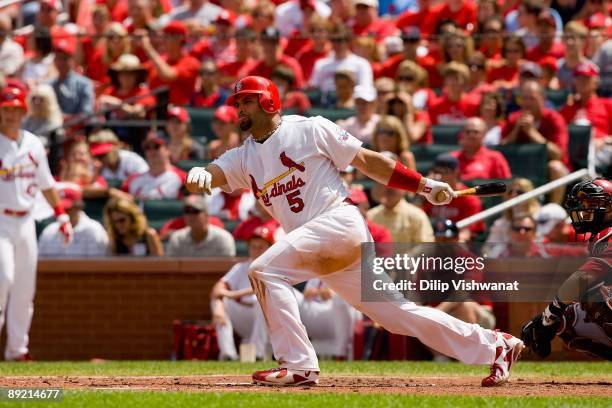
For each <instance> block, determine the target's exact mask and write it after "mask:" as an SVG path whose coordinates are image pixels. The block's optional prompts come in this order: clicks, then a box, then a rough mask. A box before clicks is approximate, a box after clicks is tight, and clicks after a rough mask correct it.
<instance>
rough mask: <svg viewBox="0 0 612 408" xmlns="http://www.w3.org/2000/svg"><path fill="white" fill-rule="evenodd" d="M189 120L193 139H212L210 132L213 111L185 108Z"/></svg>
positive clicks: (212, 134)
mask: <svg viewBox="0 0 612 408" xmlns="http://www.w3.org/2000/svg"><path fill="white" fill-rule="evenodd" d="M186 109H187V112H189V117H190V118H191V133H192V135H193V136H195V137H198V138H199V137H202V136H204V137H206V138H207V139H214V138H215V136H214V133H213V131H212V127H211V125H212V121H213V117H214V114H215V110H214V109H208V108H186Z"/></svg>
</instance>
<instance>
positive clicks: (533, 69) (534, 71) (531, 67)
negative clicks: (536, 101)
mask: <svg viewBox="0 0 612 408" xmlns="http://www.w3.org/2000/svg"><path fill="white" fill-rule="evenodd" d="M519 75H520V76H527V75H529V76H533V77H534V78H541V77H542V68H541V67H540V66H539V65H538V64H536V63H535V62H531V61H528V62H525V63H524V64H523V65H521V67H520V68H519Z"/></svg>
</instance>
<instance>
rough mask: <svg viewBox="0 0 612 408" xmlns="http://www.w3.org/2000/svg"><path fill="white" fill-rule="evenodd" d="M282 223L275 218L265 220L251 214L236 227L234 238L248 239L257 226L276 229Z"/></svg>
mask: <svg viewBox="0 0 612 408" xmlns="http://www.w3.org/2000/svg"><path fill="white" fill-rule="evenodd" d="M279 225H280V224H279V223H278V221H276V220H275V219H274V218H270V219H269V220H266V221H263V220H262V219H261V218H259V217H257V216H255V215H251V216H250V217H249V218H247V219H246V220H244V221H242V222H241V223H240V224H238V226H236V228H235V229H234V234H233V235H234V239H235V240H239V241H248V240H249V239H251V236H252V235H253V231H255V228H257V227H262V226H263V227H268V228H269V229H271V230H276V229H277V228H278V226H279Z"/></svg>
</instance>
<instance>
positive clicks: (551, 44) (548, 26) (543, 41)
mask: <svg viewBox="0 0 612 408" xmlns="http://www.w3.org/2000/svg"><path fill="white" fill-rule="evenodd" d="M537 24H538V26H537V27H538V36H539V39H540V41H539V42H538V45H536V46H535V47H533V48H530V49H529V51H527V54H526V55H525V58H526V59H528V60H530V61H534V62H538V61H540V60H541V59H542V58H544V57H554V58H557V59H558V58H562V57H563V54H564V53H565V47H564V46H563V43H562V42H561V41H559V39H558V38H557V35H556V34H557V28H556V27H557V26H556V22H555V18H554V17H553V15H552V13H551V10H550V9H546V10H544V11H542V12H541V13H540V14H539V15H538V20H537Z"/></svg>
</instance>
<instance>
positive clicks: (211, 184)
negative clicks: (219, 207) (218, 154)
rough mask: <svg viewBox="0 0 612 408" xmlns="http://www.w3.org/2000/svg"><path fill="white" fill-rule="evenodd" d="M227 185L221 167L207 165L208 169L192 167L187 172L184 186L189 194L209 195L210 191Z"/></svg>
mask: <svg viewBox="0 0 612 408" xmlns="http://www.w3.org/2000/svg"><path fill="white" fill-rule="evenodd" d="M225 184H227V179H226V178H225V174H224V173H223V170H221V167H219V166H217V165H216V164H209V165H208V167H206V168H204V167H193V168H192V169H191V170H189V174H188V175H187V181H186V183H185V186H186V187H187V190H189V192H190V193H194V194H201V193H206V194H211V193H212V189H213V188H215V187H220V186H223V185H225Z"/></svg>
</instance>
